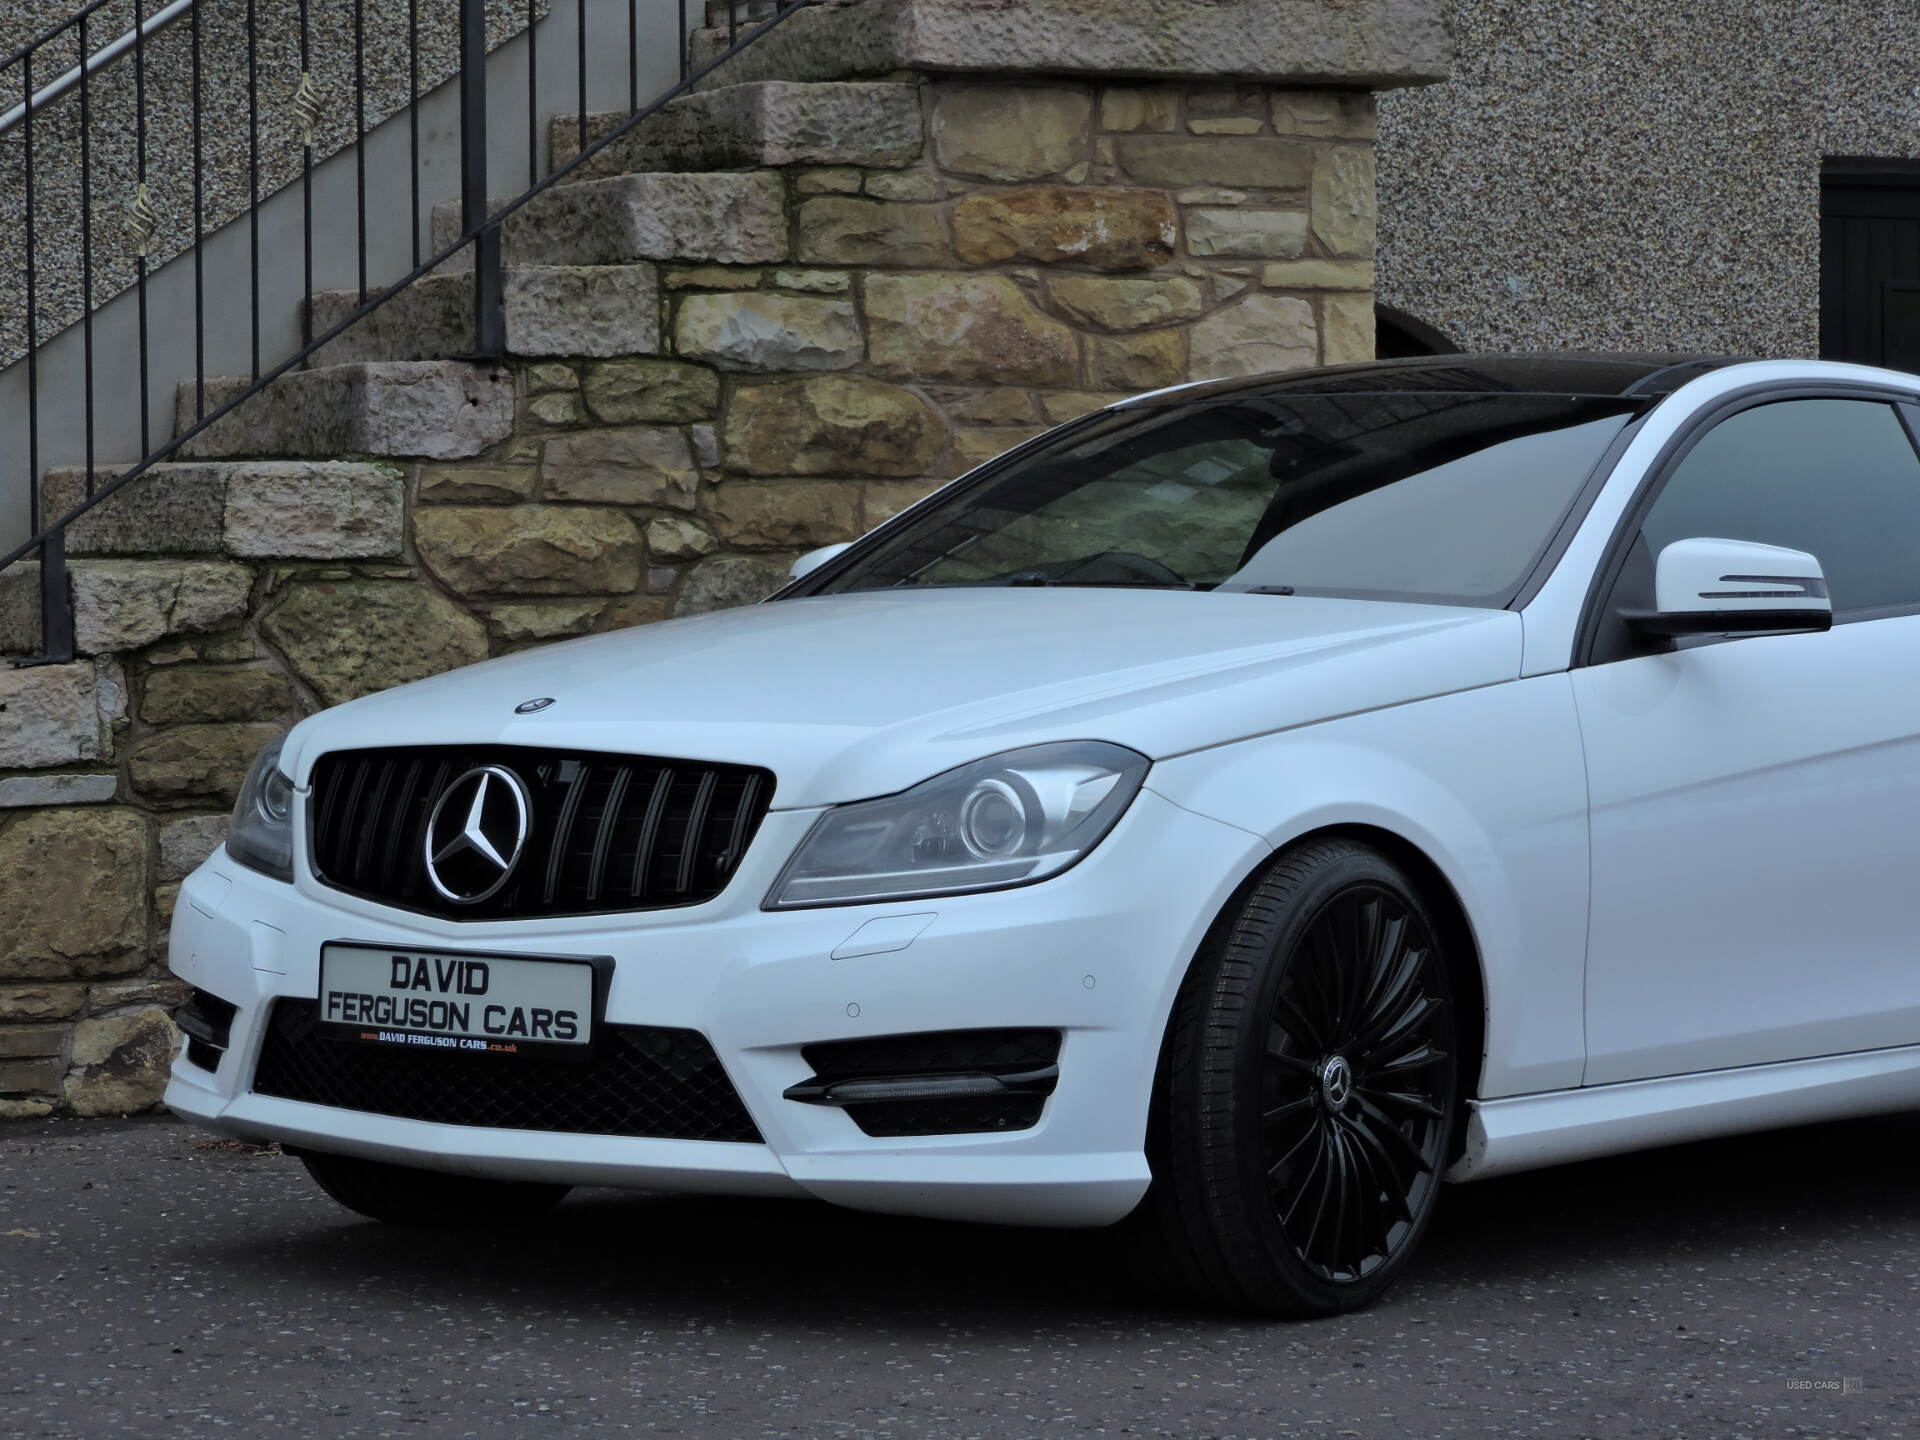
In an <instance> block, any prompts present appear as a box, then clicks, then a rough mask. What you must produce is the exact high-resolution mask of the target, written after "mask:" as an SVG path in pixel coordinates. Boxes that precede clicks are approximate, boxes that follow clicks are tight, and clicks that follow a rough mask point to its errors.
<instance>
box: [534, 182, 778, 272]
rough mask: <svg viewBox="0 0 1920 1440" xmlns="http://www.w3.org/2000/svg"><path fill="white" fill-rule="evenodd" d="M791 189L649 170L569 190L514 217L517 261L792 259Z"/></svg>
mask: <svg viewBox="0 0 1920 1440" xmlns="http://www.w3.org/2000/svg"><path fill="white" fill-rule="evenodd" d="M785 200H786V196H785V186H784V185H783V184H782V183H781V180H780V177H779V175H777V174H773V173H770V172H764V171H760V172H749V173H744V174H736V173H718V174H700V175H688V174H668V173H658V172H644V173H640V174H634V175H615V176H610V177H608V178H607V179H604V180H588V181H585V182H583V183H581V184H578V185H560V186H557V187H555V188H554V189H552V190H549V191H547V192H546V193H545V194H544V195H541V196H539V197H537V198H535V199H534V200H531V201H529V202H528V203H527V204H526V205H525V206H524V207H523V208H521V209H520V210H519V211H517V212H515V213H514V214H513V215H511V216H509V217H508V218H507V220H506V222H505V223H504V225H503V227H502V229H503V230H504V232H505V234H504V239H505V244H506V249H507V254H508V256H509V258H511V259H513V260H515V261H516V262H518V261H520V260H521V259H523V258H524V259H525V260H526V261H528V262H531V263H535V264H542V265H627V264H630V263H632V262H633V261H635V260H708V261H713V262H715V263H718V264H722V265H760V264H765V263H766V262H768V261H774V260H785V259H786V258H787V217H786V209H785Z"/></svg>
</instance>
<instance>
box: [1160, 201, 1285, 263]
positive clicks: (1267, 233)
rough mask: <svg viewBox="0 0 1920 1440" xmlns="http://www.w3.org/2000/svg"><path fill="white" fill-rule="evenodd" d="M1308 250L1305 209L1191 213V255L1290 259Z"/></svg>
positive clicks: (1188, 239)
mask: <svg viewBox="0 0 1920 1440" xmlns="http://www.w3.org/2000/svg"><path fill="white" fill-rule="evenodd" d="M1306 248H1307V216H1306V212H1305V211H1304V210H1212V209H1203V210H1189V211H1188V212H1187V253H1188V254H1189V255H1243V256H1248V257H1252V258H1255V259H1290V258H1292V257H1293V256H1296V255H1299V254H1300V253H1301V252H1302V251H1304V250H1305V249H1306Z"/></svg>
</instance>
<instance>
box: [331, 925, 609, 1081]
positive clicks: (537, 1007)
mask: <svg viewBox="0 0 1920 1440" xmlns="http://www.w3.org/2000/svg"><path fill="white" fill-rule="evenodd" d="M320 1022H321V1024H322V1026H323V1027H324V1028H325V1029H326V1030H327V1032H328V1033H330V1034H332V1035H334V1036H336V1037H338V1038H342V1039H348V1040H363V1041H369V1042H372V1043H374V1044H381V1045H400V1046H409V1047H413V1048H418V1049H429V1050H435V1049H437V1050H454V1051H482V1052H489V1053H493V1054H504V1055H515V1054H523V1053H526V1052H529V1051H541V1050H546V1051H549V1052H551V1051H552V1050H554V1049H556V1048H560V1049H565V1050H572V1051H580V1050H583V1049H584V1048H585V1047H586V1046H588V1045H590V1044H591V1043H592V1041H593V966H592V965H591V964H589V963H588V962H586V961H584V960H534V959H522V958H517V957H512V956H504V955H461V954H449V953H446V952H442V951H437V950H401V949H398V948H391V949H389V948H382V947H376V946H371V945H344V944H328V945H323V946H321V947H320Z"/></svg>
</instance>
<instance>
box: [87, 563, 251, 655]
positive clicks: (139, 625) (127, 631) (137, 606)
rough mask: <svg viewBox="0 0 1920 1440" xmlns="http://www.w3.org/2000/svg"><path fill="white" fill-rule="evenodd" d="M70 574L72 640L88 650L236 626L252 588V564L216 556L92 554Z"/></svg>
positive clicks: (121, 647)
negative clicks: (150, 557) (200, 558)
mask: <svg viewBox="0 0 1920 1440" xmlns="http://www.w3.org/2000/svg"><path fill="white" fill-rule="evenodd" d="M72 573H73V632H74V644H75V646H76V647H77V648H78V649H79V650H80V651H81V653H83V654H87V655H100V654H106V653H110V652H113V651H119V650H138V649H139V648H141V647H142V646H144V645H151V644H152V643H153V642H154V641H156V640H161V639H164V638H165V637H167V636H169V635H179V634H182V633H188V632H193V631H202V630H216V629H219V628H221V627H223V626H227V625H231V624H233V623H234V622H235V621H236V620H239V619H242V618H243V617H244V616H245V615H246V613H247V600H248V597H249V596H250V595H251V594H252V591H253V571H252V569H251V568H249V567H248V566H245V565H224V564H219V563H215V562H203V561H187V562H171V561H164V560H94V561H88V562H87V563H86V564H84V565H76V566H74V568H73V572H72Z"/></svg>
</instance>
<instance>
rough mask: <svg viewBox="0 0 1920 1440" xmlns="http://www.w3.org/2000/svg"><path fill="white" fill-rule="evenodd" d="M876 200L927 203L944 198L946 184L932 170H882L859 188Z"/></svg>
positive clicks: (869, 177)
mask: <svg viewBox="0 0 1920 1440" xmlns="http://www.w3.org/2000/svg"><path fill="white" fill-rule="evenodd" d="M860 189H861V191H862V192H863V193H865V194H868V195H871V196H872V197H873V198H874V199H876V200H913V201H922V202H924V201H928V200H941V199H945V198H946V193H947V182H946V181H944V180H942V179H941V178H940V177H939V175H937V174H935V173H934V172H933V171H932V170H882V171H879V172H878V173H877V174H873V175H869V176H868V177H867V181H866V184H864V185H862V186H861V187H860Z"/></svg>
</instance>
